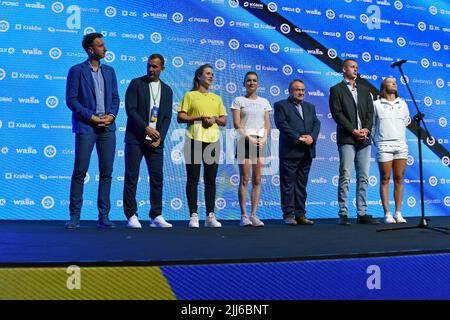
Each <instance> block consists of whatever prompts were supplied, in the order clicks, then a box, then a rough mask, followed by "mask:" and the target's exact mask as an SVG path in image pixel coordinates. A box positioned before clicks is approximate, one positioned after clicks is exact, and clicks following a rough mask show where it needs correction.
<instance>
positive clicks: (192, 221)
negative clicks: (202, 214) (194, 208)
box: [189, 213, 199, 228]
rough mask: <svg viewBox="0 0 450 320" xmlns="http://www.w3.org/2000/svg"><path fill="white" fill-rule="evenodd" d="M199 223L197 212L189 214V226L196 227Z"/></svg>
mask: <svg viewBox="0 0 450 320" xmlns="http://www.w3.org/2000/svg"><path fill="white" fill-rule="evenodd" d="M198 227H199V224H198V214H197V213H193V214H192V215H191V219H190V220H189V228H198Z"/></svg>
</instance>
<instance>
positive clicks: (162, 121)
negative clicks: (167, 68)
mask: <svg viewBox="0 0 450 320" xmlns="http://www.w3.org/2000/svg"><path fill="white" fill-rule="evenodd" d="M163 70H164V58H163V56H162V55H160V54H157V53H155V54H152V55H151V56H150V57H149V58H148V62H147V75H145V76H142V77H140V78H136V79H133V80H132V81H131V83H130V85H129V86H128V89H127V92H126V97H125V110H126V112H127V116H128V120H127V128H126V132H125V184H124V189H123V208H124V212H125V215H126V217H127V219H128V227H129V228H141V227H142V226H141V223H140V222H139V219H138V212H137V204H136V189H137V183H138V179H139V167H140V165H141V161H142V157H144V158H145V162H146V163H147V169H148V173H149V176H150V205H151V208H150V227H156V228H170V227H172V225H171V224H170V223H168V222H166V221H165V220H164V218H163V216H162V191H163V163H164V157H163V155H164V139H165V138H166V134H167V130H168V129H169V125H170V121H171V118H172V103H173V93H172V89H171V88H170V87H169V86H168V85H166V84H165V83H164V82H163V81H161V80H160V78H159V76H160V74H161V72H162V71H163Z"/></svg>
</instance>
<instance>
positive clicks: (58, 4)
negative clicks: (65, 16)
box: [52, 1, 64, 13]
mask: <svg viewBox="0 0 450 320" xmlns="http://www.w3.org/2000/svg"><path fill="white" fill-rule="evenodd" d="M52 11H53V12H54V13H61V12H63V11H64V5H63V4H62V3H61V2H59V1H57V2H53V4H52Z"/></svg>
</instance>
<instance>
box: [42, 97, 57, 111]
mask: <svg viewBox="0 0 450 320" xmlns="http://www.w3.org/2000/svg"><path fill="white" fill-rule="evenodd" d="M45 104H46V105H47V107H49V108H50V109H54V108H56V107H57V106H58V104H59V100H58V98H57V97H55V96H50V97H48V98H47V99H45Z"/></svg>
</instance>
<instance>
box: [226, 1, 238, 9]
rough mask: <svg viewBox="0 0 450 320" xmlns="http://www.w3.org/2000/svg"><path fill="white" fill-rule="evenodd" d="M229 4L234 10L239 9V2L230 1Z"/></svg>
mask: <svg viewBox="0 0 450 320" xmlns="http://www.w3.org/2000/svg"><path fill="white" fill-rule="evenodd" d="M228 4H229V5H230V7H232V8H237V7H239V0H228Z"/></svg>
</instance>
